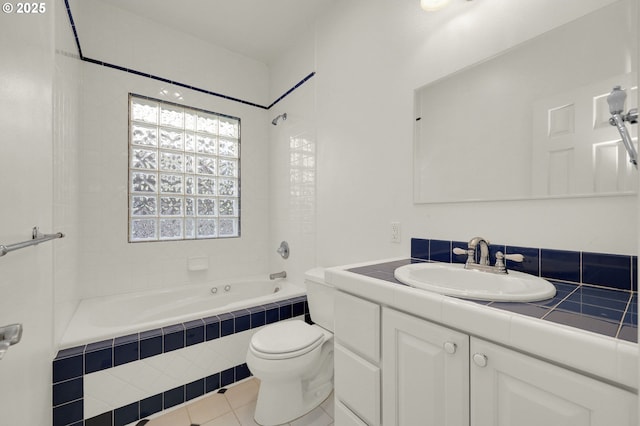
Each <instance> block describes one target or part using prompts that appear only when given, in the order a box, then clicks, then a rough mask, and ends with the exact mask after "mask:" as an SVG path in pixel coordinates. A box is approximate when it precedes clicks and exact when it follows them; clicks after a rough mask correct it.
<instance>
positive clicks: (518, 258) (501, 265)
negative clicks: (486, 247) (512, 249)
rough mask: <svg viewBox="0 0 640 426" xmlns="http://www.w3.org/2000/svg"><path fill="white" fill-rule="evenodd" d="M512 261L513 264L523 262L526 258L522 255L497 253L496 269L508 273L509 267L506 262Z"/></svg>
mask: <svg viewBox="0 0 640 426" xmlns="http://www.w3.org/2000/svg"><path fill="white" fill-rule="evenodd" d="M505 259H507V260H511V261H513V262H522V261H523V260H524V256H523V255H521V254H504V253H502V252H501V251H499V252H497V253H496V265H495V268H496V269H497V270H498V272H501V273H505V274H506V273H507V265H505V262H504V260H505Z"/></svg>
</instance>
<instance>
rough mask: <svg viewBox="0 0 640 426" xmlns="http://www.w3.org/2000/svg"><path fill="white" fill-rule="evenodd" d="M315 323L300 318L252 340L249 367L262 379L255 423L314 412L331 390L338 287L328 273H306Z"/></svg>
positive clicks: (278, 421) (274, 422) (265, 423)
mask: <svg viewBox="0 0 640 426" xmlns="http://www.w3.org/2000/svg"><path fill="white" fill-rule="evenodd" d="M305 283H306V286H307V301H308V303H309V312H310V314H311V319H312V320H313V322H314V324H313V325H309V324H307V323H306V322H304V321H301V320H290V321H280V322H277V323H274V324H270V325H267V326H266V327H264V328H263V329H261V330H259V331H258V332H257V333H255V334H254V335H253V337H252V338H251V343H250V344H249V350H248V351H247V365H248V367H249V370H250V371H251V373H252V374H253V375H254V376H255V377H257V378H258V379H260V389H259V391H258V402H257V404H256V412H255V416H254V418H255V421H256V422H257V423H258V424H260V425H263V426H274V425H280V424H283V423H288V422H290V421H292V420H294V419H296V418H298V417H301V416H303V415H305V414H306V413H308V412H309V411H311V410H313V409H314V408H316V407H317V406H318V405H320V403H322V402H323V401H324V400H325V399H326V398H327V397H328V396H329V394H330V393H331V391H332V389H333V308H334V288H333V286H330V285H328V284H327V283H325V281H324V269H322V268H315V269H312V270H310V271H307V273H306V274H305Z"/></svg>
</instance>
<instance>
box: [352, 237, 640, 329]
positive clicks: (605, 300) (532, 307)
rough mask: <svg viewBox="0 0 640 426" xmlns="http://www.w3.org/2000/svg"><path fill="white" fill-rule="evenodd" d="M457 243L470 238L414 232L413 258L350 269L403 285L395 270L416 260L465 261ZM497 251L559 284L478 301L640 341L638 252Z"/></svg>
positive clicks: (463, 244) (510, 266) (504, 248)
mask: <svg viewBox="0 0 640 426" xmlns="http://www.w3.org/2000/svg"><path fill="white" fill-rule="evenodd" d="M455 247H460V248H463V249H466V248H467V242H463V241H446V240H428V239H421V238H413V239H412V240H411V258H410V259H405V260H399V261H393V262H385V263H381V264H377V265H367V266H364V267H357V268H352V269H350V270H349V271H350V272H354V273H358V274H362V275H366V276H369V277H372V278H377V279H381V280H386V281H390V282H393V283H396V284H398V285H404V284H402V283H400V282H399V281H398V280H396V279H395V277H394V275H393V274H394V271H395V269H396V268H398V267H400V266H403V265H406V264H409V263H413V262H448V263H449V262H450V263H464V262H465V261H466V254H464V255H455V254H452V250H453V248H455ZM497 251H502V252H504V253H507V254H515V253H519V254H522V255H524V261H523V262H521V263H520V262H512V261H507V267H508V269H512V270H518V271H521V272H526V273H529V274H533V275H536V276H540V277H543V278H545V279H547V280H548V281H549V282H551V283H552V284H553V285H554V286H555V287H556V295H555V296H554V297H553V298H551V299H548V300H542V301H538V302H527V303H521V302H485V301H482V302H480V301H476V302H477V303H480V304H483V305H486V306H491V307H493V308H497V309H502V310H506V311H510V312H514V313H518V314H521V315H526V316H529V317H534V318H538V319H542V320H546V321H551V322H555V323H559V324H564V325H569V326H572V327H576V328H580V329H583V330H587V331H591V332H595V333H599V334H603V335H606V336H610V337H615V338H618V339H622V340H626V341H630V342H637V341H638V318H637V317H638V315H637V312H638V305H637V303H638V302H637V299H638V294H637V291H638V276H637V267H636V263H637V260H638V259H637V256H625V255H616V254H603V253H590V252H579V251H566V250H551V249H541V248H532V247H515V246H505V245H499V244H492V245H491V246H490V256H491V263H494V262H495V253H496V252H497Z"/></svg>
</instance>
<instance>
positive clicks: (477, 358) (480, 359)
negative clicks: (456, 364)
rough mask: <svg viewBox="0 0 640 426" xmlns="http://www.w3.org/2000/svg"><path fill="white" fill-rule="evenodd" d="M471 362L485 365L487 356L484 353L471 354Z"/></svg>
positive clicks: (480, 365) (479, 365)
mask: <svg viewBox="0 0 640 426" xmlns="http://www.w3.org/2000/svg"><path fill="white" fill-rule="evenodd" d="M473 362H474V363H475V364H476V365H477V366H478V367H486V366H487V356H486V355H485V354H473Z"/></svg>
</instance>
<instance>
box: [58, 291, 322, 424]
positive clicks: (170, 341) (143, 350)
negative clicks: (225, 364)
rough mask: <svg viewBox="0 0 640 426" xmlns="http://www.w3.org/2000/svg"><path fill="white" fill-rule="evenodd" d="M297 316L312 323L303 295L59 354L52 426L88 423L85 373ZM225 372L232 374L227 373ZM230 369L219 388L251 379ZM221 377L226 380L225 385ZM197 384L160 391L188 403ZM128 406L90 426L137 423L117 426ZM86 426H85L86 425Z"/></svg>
mask: <svg viewBox="0 0 640 426" xmlns="http://www.w3.org/2000/svg"><path fill="white" fill-rule="evenodd" d="M300 316H302V317H303V318H304V319H305V321H306V322H307V323H311V317H310V315H309V306H308V303H307V296H306V295H303V296H297V297H293V298H289V299H285V300H280V301H276V302H270V303H267V304H264V305H257V306H252V307H249V308H246V309H239V310H236V311H232V312H226V313H222V314H218V315H214V316H210V317H206V318H200V319H195V320H190V321H186V322H184V323H178V324H173V325H168V326H164V327H162V328H157V329H153V330H145V331H141V332H139V333H134V334H129V335H127V336H117V337H115V338H113V339H109V340H103V341H99V342H93V343H89V344H86V345H83V346H76V347H73V348H68V349H63V350H61V351H59V352H58V354H57V355H56V357H55V358H54V360H53V362H52V411H53V426H76V425H82V424H83V422H84V421H87V419H85V418H84V376H85V375H87V374H90V373H94V372H97V371H102V370H106V369H109V368H114V367H117V366H120V365H123V364H127V363H130V362H135V361H138V360H140V359H145V358H148V357H151V356H156V355H161V354H163V353H167V352H171V351H174V350H178V349H182V348H185V347H188V346H192V345H195V344H200V343H205V342H208V341H211V340H214V339H218V338H221V337H225V336H229V335H232V334H235V333H240V332H242V331H246V330H249V329H252V328H257V327H261V326H263V325H267V324H271V323H274V322H278V321H283V320H287V319H290V318H295V317H300ZM229 370H233V371H232V372H229ZM229 370H225V371H224V372H219V373H216V374H220V375H221V376H220V383H221V386H219V387H224V386H227V385H229V384H232V383H235V382H237V381H239V380H242V379H244V378H246V377H249V376H250V375H251V373H250V372H249V370H248V368H247V367H246V364H244V363H243V364H239V365H237V366H235V367H232V368H231V369H229ZM245 370H246V371H245ZM223 373H224V374H225V375H226V377H225V378H224V380H223V378H222V374H223ZM216 374H214V375H212V376H208V377H204V378H202V379H199V380H196V382H199V381H200V380H205V382H204V383H205V385H206V383H207V382H206V380H213V379H212V378H213V377H214V376H215V375H216ZM230 375H232V376H233V380H231V381H229V380H228V378H229V376H230ZM196 382H192V383H187V384H184V385H183V386H179V387H178V388H174V389H170V390H168V391H165V392H163V394H162V395H164V394H166V393H167V392H173V393H175V394H176V395H177V394H179V393H180V391H179V390H178V389H180V388H181V389H183V394H184V399H185V400H184V401H182V402H185V401H188V400H189V399H186V398H187V395H186V394H187V387H188V386H189V385H193V384H194V383H196ZM222 383H224V384H222ZM216 389H218V388H213V387H212V388H210V390H208V391H206V392H205V393H208V392H213V391H214V390H216ZM171 395H172V394H171ZM198 396H200V395H198ZM154 397H157V395H156V396H154ZM195 397H197V396H194V398H195ZM147 399H148V398H147ZM190 399H193V398H190ZM141 402H142V401H137V402H135V403H132V404H138V405H139V404H140V403H141ZM132 404H129V405H127V406H126V407H119V408H117V409H116V410H113V411H111V412H108V413H111V417H110V418H111V419H112V423H93V424H92V425H93V426H102V425H108V426H111V425H114V426H121V425H125V424H128V423H131V422H133V421H135V420H138V419H135V420H131V421H129V422H127V423H116V412H118V413H119V414H118V418H120V416H125V414H123V413H125V411H126V413H128V414H126V416H128V418H129V417H131V410H132V408H131V407H130V406H131V405H132ZM165 408H170V406H167V407H165V405H164V402H163V409H165ZM119 410H120V411H119ZM123 410H124V411H123ZM102 416H105V417H106V416H107V413H103V414H100V415H99V416H97V417H100V418H102ZM92 419H93V418H92ZM95 421H98V420H95ZM85 426H88V425H87V424H85Z"/></svg>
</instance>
